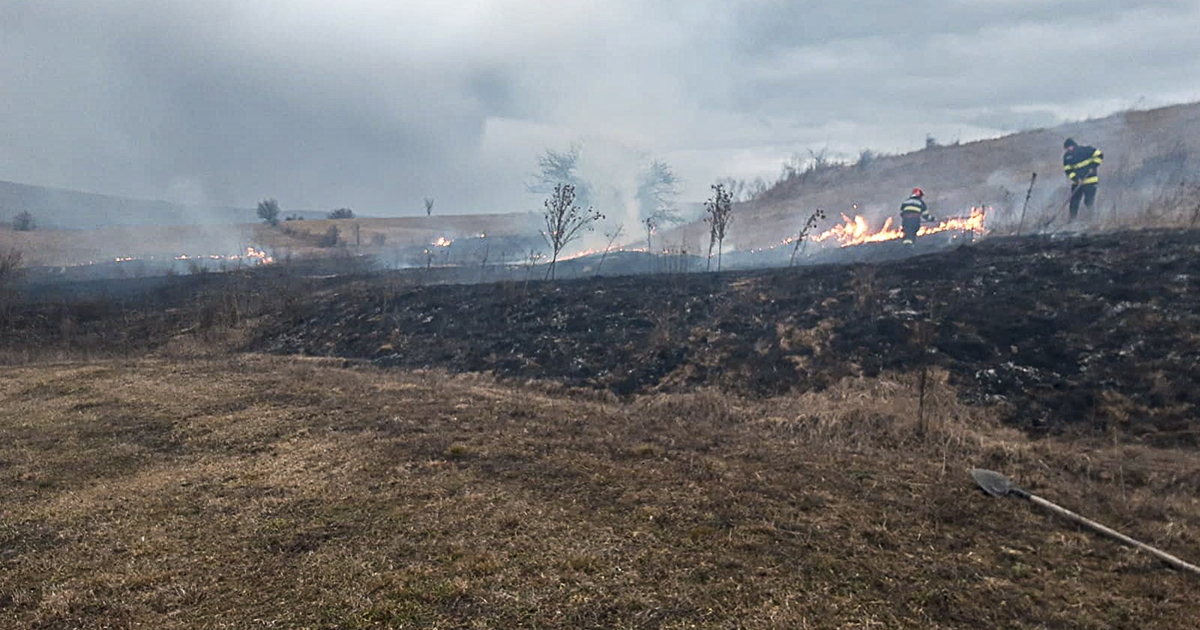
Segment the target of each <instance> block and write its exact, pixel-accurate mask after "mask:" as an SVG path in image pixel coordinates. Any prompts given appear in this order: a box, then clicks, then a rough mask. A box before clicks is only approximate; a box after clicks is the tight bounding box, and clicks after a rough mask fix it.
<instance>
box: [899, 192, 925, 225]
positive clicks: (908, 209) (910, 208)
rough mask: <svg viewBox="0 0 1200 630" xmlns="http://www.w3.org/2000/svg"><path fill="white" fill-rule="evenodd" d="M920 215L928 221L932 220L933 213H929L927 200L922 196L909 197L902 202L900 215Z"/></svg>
mask: <svg viewBox="0 0 1200 630" xmlns="http://www.w3.org/2000/svg"><path fill="white" fill-rule="evenodd" d="M918 215H919V216H920V217H921V218H922V219H925V220H926V221H932V220H933V215H931V214H929V207H928V206H926V205H925V200H924V199H921V198H920V197H909V198H908V199H905V200H904V203H902V204H900V216H901V217H908V216H918Z"/></svg>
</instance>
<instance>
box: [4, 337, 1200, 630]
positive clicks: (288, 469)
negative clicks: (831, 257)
mask: <svg viewBox="0 0 1200 630" xmlns="http://www.w3.org/2000/svg"><path fill="white" fill-rule="evenodd" d="M341 365H342V363H341V362H340V361H338V362H335V361H319V360H298V359H289V358H269V357H261V356H237V357H232V358H221V359H219V360H182V361H181V360H175V361H168V360H137V361H107V362H89V363H71V364H54V365H35V366H27V367H21V368H5V369H4V370H3V378H0V409H2V410H3V414H2V416H0V417H2V420H0V493H2V494H0V505H2V506H3V507H0V541H3V546H0V569H2V570H0V625H4V626H7V627H31V628H34V627H45V628H49V627H73V628H100V627H112V626H120V627H133V626H145V627H157V628H173V627H180V628H182V627H253V626H256V625H263V626H274V627H339V628H368V627H535V626H536V627H544V628H555V627H560V628H579V627H631V628H632V627H647V628H648V627H694V626H706V627H778V628H803V627H812V628H818V627H830V628H832V627H843V628H848V627H863V628H866V627H882V626H886V627H912V628H963V627H1013V628H1043V627H1082V628H1107V627H1129V626H1131V625H1137V626H1138V627H1145V628H1177V627H1185V626H1187V623H1188V622H1187V620H1189V619H1195V618H1196V617H1197V616H1200V607H1198V604H1197V601H1196V599H1195V598H1194V597H1192V596H1191V593H1192V592H1193V591H1194V586H1195V584H1194V578H1192V577H1191V576H1187V575H1183V574H1178V573H1174V572H1172V571H1170V570H1167V569H1165V568H1163V567H1162V566H1161V565H1159V564H1157V563H1156V562H1154V561H1152V560H1151V559H1149V558H1147V557H1146V556H1144V555H1141V554H1138V553H1134V552H1131V551H1128V550H1125V549H1122V548H1119V547H1115V546H1114V545H1112V544H1111V543H1109V542H1108V541H1105V540H1102V539H1097V538H1094V537H1093V536H1091V535H1089V534H1086V533H1084V532H1081V531H1078V530H1076V529H1074V528H1072V527H1070V526H1067V525H1065V524H1063V523H1061V522H1056V521H1054V520H1053V519H1049V518H1046V517H1044V516H1041V515H1038V514H1036V513H1034V512H1031V511H1029V510H1028V509H1027V507H1026V506H1024V505H1022V504H1019V503H1016V502H1007V501H998V500H995V499H988V498H985V497H983V496H982V495H981V494H980V493H978V492H977V491H976V490H974V489H973V487H972V485H971V481H970V479H969V478H968V477H967V476H966V475H965V474H964V472H963V471H964V469H965V468H967V467H968V466H976V465H982V466H987V467H991V468H995V469H999V470H1003V471H1005V472H1006V473H1008V474H1011V475H1013V476H1014V478H1016V479H1018V480H1019V481H1021V482H1022V483H1023V484H1024V485H1026V486H1028V487H1029V488H1030V489H1031V490H1034V491H1037V492H1039V493H1041V494H1043V495H1045V496H1047V497H1048V498H1051V499H1053V500H1057V501H1060V502H1062V503H1063V504H1065V505H1068V506H1070V507H1072V508H1075V509H1077V510H1079V511H1080V512H1082V513H1084V514H1086V515H1089V516H1092V517H1094V518H1097V519H1099V520H1101V521H1103V522H1108V523H1111V524H1114V525H1117V526H1119V527H1121V528H1123V529H1125V530H1126V531H1128V532H1129V533H1130V534H1132V535H1134V536H1136V537H1140V538H1142V539H1145V540H1147V541H1148V542H1151V543H1152V544H1156V545H1160V546H1163V547H1165V548H1167V549H1168V550H1170V551H1172V552H1174V553H1177V554H1179V555H1181V556H1183V557H1185V558H1190V559H1193V560H1194V559H1196V558H1197V557H1200V536H1198V535H1197V532H1198V531H1200V529H1198V528H1200V505H1198V503H1197V500H1196V498H1195V497H1196V496H1197V490H1198V489H1200V488H1198V486H1200V465H1198V464H1197V462H1196V460H1195V458H1194V457H1192V456H1191V454H1190V453H1187V452H1183V451H1173V450H1156V449H1151V448H1148V447H1144V446H1112V445H1111V444H1104V443H1099V442H1096V443H1089V442H1065V441H1059V440H1052V439H1047V440H1042V441H1031V440H1029V439H1027V438H1025V437H1023V436H1022V435H1020V434H1018V433H1016V432H1014V431H1013V430H1011V429H1006V428H1003V427H1001V426H1000V425H998V424H997V422H996V421H995V419H994V412H993V411H991V410H989V409H981V408H974V407H965V406H963V405H961V404H960V403H959V402H958V396H957V395H956V393H955V392H954V390H953V389H952V388H951V386H950V385H949V384H948V383H947V380H946V375H945V374H944V373H943V372H940V371H937V370H935V371H934V372H933V373H932V376H931V378H930V379H929V383H930V384H929V391H928V393H927V400H926V404H927V405H928V410H929V413H930V418H931V420H930V422H929V428H928V430H927V431H926V432H925V434H924V435H923V436H921V437H918V436H917V434H916V432H915V430H914V427H915V424H914V423H915V420H914V412H915V409H916V405H917V400H916V389H915V385H914V383H915V380H914V379H915V377H914V376H912V375H905V374H883V375H881V376H880V377H879V378H875V379H862V378H850V379H843V380H841V381H838V382H837V383H836V384H834V385H833V386H832V387H830V388H828V389H827V390H826V391H825V392H821V393H816V392H810V393H807V394H803V395H799V396H784V397H778V398H773V399H769V400H756V399H748V398H738V397H730V396H728V395H726V394H721V393H718V392H714V391H710V390H700V391H696V392H693V393H689V394H669V395H668V394H657V395H648V396H641V397H636V398H634V399H632V400H629V401H625V402H619V401H616V400H614V399H612V398H611V397H610V396H608V395H605V394H603V393H597V392H572V391H567V390H563V389H561V388H558V387H556V386H554V385H552V384H548V383H542V384H537V385H527V386H515V385H500V384H497V383H495V382H493V381H492V380H491V379H489V378H485V377H479V376H475V377H466V376H459V377H453V376H447V375H445V374H440V373H422V372H417V373H397V372H380V371H376V370H372V369H344V368H342V367H341Z"/></svg>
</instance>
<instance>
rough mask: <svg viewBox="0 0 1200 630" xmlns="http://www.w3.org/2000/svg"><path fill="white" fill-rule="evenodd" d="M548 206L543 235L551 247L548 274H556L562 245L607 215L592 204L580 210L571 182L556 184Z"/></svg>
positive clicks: (548, 200) (544, 216) (577, 236)
mask: <svg viewBox="0 0 1200 630" xmlns="http://www.w3.org/2000/svg"><path fill="white" fill-rule="evenodd" d="M545 205H546V210H545V214H544V215H543V218H544V219H545V221H546V229H545V230H543V231H542V238H543V239H545V241H546V245H548V246H549V247H550V251H551V257H550V268H549V269H547V270H546V276H547V277H548V278H551V279H553V278H554V266H555V264H556V263H557V262H558V256H559V254H561V253H562V250H563V248H565V247H566V246H567V245H569V244H570V243H571V242H572V241H574V240H576V239H578V238H579V237H581V236H583V232H584V230H588V231H590V230H591V229H592V224H593V223H595V222H596V221H601V220H603V219H604V215H602V214H600V213H599V212H596V211H595V210H593V209H592V208H590V207H589V208H588V209H587V210H581V209H580V208H579V206H577V205H575V187H574V186H572V185H571V184H559V185H557V186H555V187H554V194H553V195H552V196H551V197H550V198H549V199H547V200H546V202H545Z"/></svg>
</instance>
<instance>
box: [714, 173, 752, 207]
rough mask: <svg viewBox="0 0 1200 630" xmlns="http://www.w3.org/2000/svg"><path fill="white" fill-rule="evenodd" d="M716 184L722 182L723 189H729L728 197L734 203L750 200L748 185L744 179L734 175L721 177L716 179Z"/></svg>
mask: <svg viewBox="0 0 1200 630" xmlns="http://www.w3.org/2000/svg"><path fill="white" fill-rule="evenodd" d="M717 183H718V184H724V185H725V190H728V191H729V196H730V198H732V199H733V201H734V203H738V202H741V201H749V200H750V186H749V184H747V183H746V180H744V179H737V178H735V177H722V178H720V179H718V180H717Z"/></svg>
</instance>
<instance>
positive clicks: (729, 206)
mask: <svg viewBox="0 0 1200 630" xmlns="http://www.w3.org/2000/svg"><path fill="white" fill-rule="evenodd" d="M712 190H713V196H712V197H711V198H710V199H709V200H708V201H705V202H704V211H705V213H706V216H705V217H704V222H705V223H708V226H709V243H708V256H709V259H710V261H711V259H712V246H713V241H716V244H717V271H718V272H720V271H721V250H722V249H723V248H724V244H725V233H726V230H727V229H728V228H729V220H730V218H731V217H732V215H733V195H731V194H730V193H729V191H728V190H726V189H725V185H724V184H713V185H712Z"/></svg>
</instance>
